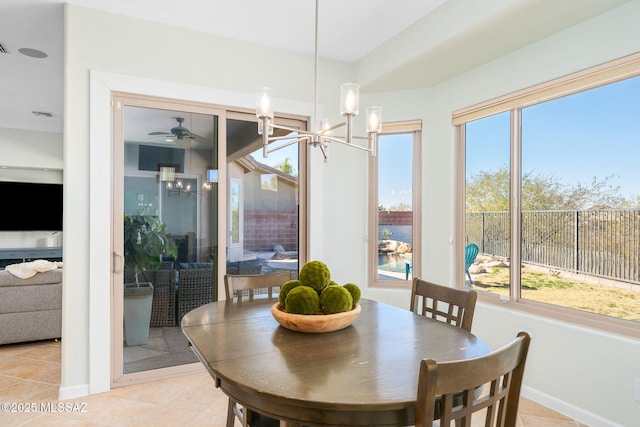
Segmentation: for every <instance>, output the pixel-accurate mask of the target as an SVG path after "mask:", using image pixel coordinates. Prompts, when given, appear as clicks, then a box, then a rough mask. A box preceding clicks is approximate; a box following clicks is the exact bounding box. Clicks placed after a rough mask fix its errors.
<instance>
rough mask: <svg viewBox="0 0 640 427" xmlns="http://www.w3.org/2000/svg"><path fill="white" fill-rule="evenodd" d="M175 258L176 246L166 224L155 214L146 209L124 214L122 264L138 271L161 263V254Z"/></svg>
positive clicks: (136, 273)
mask: <svg viewBox="0 0 640 427" xmlns="http://www.w3.org/2000/svg"><path fill="white" fill-rule="evenodd" d="M163 255H166V256H170V257H174V258H176V257H177V255H178V247H177V246H176V244H175V242H174V241H173V240H172V239H171V234H169V233H168V232H167V226H166V224H164V223H163V222H162V221H160V218H159V217H158V216H157V215H149V214H148V212H146V210H141V211H138V212H136V213H135V214H134V215H128V214H125V215H124V266H125V268H131V269H133V271H134V272H135V278H136V285H139V282H138V273H141V272H143V271H146V270H151V269H156V268H158V267H160V265H161V264H162V256H163Z"/></svg>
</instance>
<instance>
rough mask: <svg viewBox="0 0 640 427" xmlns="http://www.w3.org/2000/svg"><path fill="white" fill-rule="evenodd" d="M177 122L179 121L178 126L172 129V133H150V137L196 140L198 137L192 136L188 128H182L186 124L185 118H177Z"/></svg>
mask: <svg viewBox="0 0 640 427" xmlns="http://www.w3.org/2000/svg"><path fill="white" fill-rule="evenodd" d="M176 120H177V121H178V126H175V127H173V128H171V131H170V132H161V131H160V132H149V133H148V135H149V136H167V137H175V138H176V139H178V140H183V139H196V135H194V134H192V133H191V131H190V130H189V129H187V128H186V127H184V126H182V123H183V122H184V118H183V117H176Z"/></svg>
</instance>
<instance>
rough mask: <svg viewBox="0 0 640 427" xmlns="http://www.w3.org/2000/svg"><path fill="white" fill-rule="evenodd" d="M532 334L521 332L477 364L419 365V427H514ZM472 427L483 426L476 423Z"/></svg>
mask: <svg viewBox="0 0 640 427" xmlns="http://www.w3.org/2000/svg"><path fill="white" fill-rule="evenodd" d="M530 342H531V337H530V335H529V334H528V333H527V332H525V331H521V332H519V333H518V336H517V337H516V339H514V340H513V341H512V342H511V343H509V344H507V345H506V346H504V347H503V348H501V349H499V350H496V351H494V352H492V353H490V354H488V355H486V356H482V357H478V358H475V359H468V360H458V361H452V362H443V363H438V362H436V361H435V360H433V359H424V360H422V362H421V363H420V371H419V377H418V393H417V399H416V423H415V425H416V427H426V426H429V427H431V426H432V425H433V421H438V422H439V425H440V426H450V425H453V424H452V423H455V425H456V426H471V420H472V418H473V417H478V418H480V419H481V420H483V423H482V424H484V425H485V426H487V427H515V425H516V419H517V415H518V402H519V399H520V389H521V387H522V377H523V375H524V367H525V362H526V359H527V353H528V351H529V343H530ZM474 425H480V424H476V423H474Z"/></svg>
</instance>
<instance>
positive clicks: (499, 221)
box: [465, 209, 640, 283]
mask: <svg viewBox="0 0 640 427" xmlns="http://www.w3.org/2000/svg"><path fill="white" fill-rule="evenodd" d="M521 227H522V230H521V235H522V242H521V251H522V261H523V262H526V263H531V264H538V265H543V266H548V267H549V268H557V269H562V270H567V271H573V272H576V273H583V274H589V275H593V276H599V277H604V278H611V279H615V280H620V281H625V282H632V283H640V209H598V210H586V211H524V212H522V213H521ZM510 235H511V233H510V221H509V213H508V212H473V213H467V214H466V236H465V237H466V243H476V244H477V245H478V246H479V247H480V252H481V253H485V254H489V255H494V256H499V257H505V258H508V257H509V256H510V255H509V241H510Z"/></svg>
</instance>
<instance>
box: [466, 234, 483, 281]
mask: <svg viewBox="0 0 640 427" xmlns="http://www.w3.org/2000/svg"><path fill="white" fill-rule="evenodd" d="M478 252H480V249H479V248H478V245H476V244H475V243H469V244H468V245H467V247H466V248H464V272H465V274H466V275H467V277H468V278H469V283H471V284H472V285H473V280H472V279H471V274H469V267H471V264H473V262H474V261H475V260H476V257H477V256H478Z"/></svg>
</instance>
